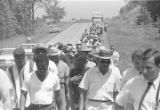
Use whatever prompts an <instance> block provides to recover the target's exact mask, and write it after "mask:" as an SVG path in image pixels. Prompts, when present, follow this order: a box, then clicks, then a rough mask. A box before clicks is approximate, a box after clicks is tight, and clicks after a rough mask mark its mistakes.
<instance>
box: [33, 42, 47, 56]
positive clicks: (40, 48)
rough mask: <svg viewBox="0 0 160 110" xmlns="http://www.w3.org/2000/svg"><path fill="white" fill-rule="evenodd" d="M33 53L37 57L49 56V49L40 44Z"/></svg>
mask: <svg viewBox="0 0 160 110" xmlns="http://www.w3.org/2000/svg"><path fill="white" fill-rule="evenodd" d="M32 51H33V53H34V54H35V55H38V54H48V47H47V46H46V45H45V44H38V45H37V46H36V47H34V48H33V50H32Z"/></svg>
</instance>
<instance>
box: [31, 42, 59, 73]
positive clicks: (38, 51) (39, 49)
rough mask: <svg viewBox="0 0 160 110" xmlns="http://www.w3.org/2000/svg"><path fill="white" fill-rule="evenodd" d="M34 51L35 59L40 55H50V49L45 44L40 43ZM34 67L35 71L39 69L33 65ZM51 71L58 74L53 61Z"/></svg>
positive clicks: (50, 64) (50, 66) (50, 65)
mask: <svg viewBox="0 0 160 110" xmlns="http://www.w3.org/2000/svg"><path fill="white" fill-rule="evenodd" d="M32 51H33V53H34V58H35V57H36V56H37V55H39V54H46V55H48V53H49V48H48V47H47V46H46V45H45V44H42V43H40V44H38V45H37V46H36V47H34V48H33V50H32ZM33 60H34V59H33ZM32 67H33V70H36V69H37V67H36V64H35V63H33V65H32ZM49 69H50V70H51V71H52V72H53V73H55V74H58V71H57V67H56V65H55V63H54V62H53V61H51V60H49Z"/></svg>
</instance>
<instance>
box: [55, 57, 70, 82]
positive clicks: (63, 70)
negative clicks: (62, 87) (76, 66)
mask: <svg viewBox="0 0 160 110" xmlns="http://www.w3.org/2000/svg"><path fill="white" fill-rule="evenodd" d="M57 69H58V76H59V78H60V81H61V83H64V78H65V77H68V76H69V67H68V65H67V64H66V63H65V62H63V61H62V60H60V61H59V63H58V64H57Z"/></svg>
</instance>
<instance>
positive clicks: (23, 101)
mask: <svg viewBox="0 0 160 110" xmlns="http://www.w3.org/2000/svg"><path fill="white" fill-rule="evenodd" d="M26 96H27V91H23V90H22V91H21V98H20V110H24V109H25V104H26Z"/></svg>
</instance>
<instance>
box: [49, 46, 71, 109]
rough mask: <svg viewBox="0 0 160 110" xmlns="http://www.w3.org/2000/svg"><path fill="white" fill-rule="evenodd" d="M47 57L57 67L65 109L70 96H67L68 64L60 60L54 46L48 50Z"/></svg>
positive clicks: (67, 106)
mask: <svg viewBox="0 0 160 110" xmlns="http://www.w3.org/2000/svg"><path fill="white" fill-rule="evenodd" d="M49 58H50V60H51V61H53V62H55V64H56V66H57V69H58V76H59V78H60V85H61V92H62V99H63V103H64V104H65V107H66V108H67V110H68V109H69V104H70V103H69V102H70V96H69V86H68V83H69V71H70V70H69V67H68V65H67V64H66V63H65V62H64V61H63V60H60V52H59V51H58V49H57V48H56V47H51V48H50V52H49Z"/></svg>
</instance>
